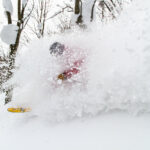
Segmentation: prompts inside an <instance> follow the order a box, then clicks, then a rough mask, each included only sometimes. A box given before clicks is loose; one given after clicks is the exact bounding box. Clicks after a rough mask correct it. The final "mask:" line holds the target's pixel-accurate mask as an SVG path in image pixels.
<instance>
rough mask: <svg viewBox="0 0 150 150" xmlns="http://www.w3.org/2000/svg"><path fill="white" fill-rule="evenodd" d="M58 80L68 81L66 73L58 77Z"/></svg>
mask: <svg viewBox="0 0 150 150" xmlns="http://www.w3.org/2000/svg"><path fill="white" fill-rule="evenodd" d="M58 79H60V80H66V75H65V74H64V73H61V74H60V75H58Z"/></svg>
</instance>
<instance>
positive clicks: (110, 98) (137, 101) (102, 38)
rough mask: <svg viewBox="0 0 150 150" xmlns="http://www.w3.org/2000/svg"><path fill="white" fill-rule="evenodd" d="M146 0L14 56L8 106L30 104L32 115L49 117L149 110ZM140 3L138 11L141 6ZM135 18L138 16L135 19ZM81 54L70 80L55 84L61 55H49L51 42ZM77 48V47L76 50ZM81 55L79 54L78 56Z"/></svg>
mask: <svg viewBox="0 0 150 150" xmlns="http://www.w3.org/2000/svg"><path fill="white" fill-rule="evenodd" d="M148 4H149V1H148V0H145V3H143V2H141V1H140V0H138V1H136V2H133V4H132V7H130V8H129V9H127V11H125V12H124V13H123V14H122V15H121V17H120V19H119V20H118V21H117V22H116V23H112V24H110V25H105V27H103V26H101V28H100V30H99V29H98V27H96V25H92V26H91V29H89V30H88V31H87V32H84V33H83V32H80V31H78V32H74V33H68V34H63V35H62V36H56V35H55V36H53V37H51V38H50V39H42V40H38V41H35V42H33V43H32V44H31V46H30V47H28V48H27V49H24V50H22V52H21V53H20V54H19V55H18V58H17V61H16V63H17V65H18V66H19V69H18V70H17V71H16V73H15V75H14V79H13V81H12V82H14V83H15V85H16V88H15V89H14V95H13V101H12V103H10V105H11V106H24V107H25V106H29V107H31V108H32V112H31V113H30V114H31V115H33V114H34V115H36V116H40V117H43V118H44V119H46V120H50V121H64V120H67V119H72V118H76V117H84V116H85V115H88V116H95V115H97V114H99V113H100V112H107V111H111V110H121V111H129V112H132V113H135V114H136V113H140V112H149V111H150V99H149V97H150V84H149V81H150V76H149V73H150V65H149V64H150V43H149V41H150V30H149V26H150V20H149V19H150V17H149V14H150V10H149V7H148V6H149V5H148ZM141 7H142V9H141ZM137 16H138V17H137ZM56 41H58V42H61V43H64V44H65V45H67V46H68V47H69V48H71V49H76V50H77V53H76V57H77V58H78V57H80V56H81V55H82V54H84V56H86V59H85V62H84V65H83V66H82V68H81V72H80V73H79V74H78V75H77V76H76V77H74V79H73V81H72V82H71V81H70V82H69V81H67V82H64V83H62V84H59V83H57V81H56V77H57V75H58V74H59V73H61V72H62V71H63V70H64V69H65V66H63V65H62V64H63V61H64V60H63V57H61V56H60V57H53V56H51V55H50V52H49V47H50V45H51V44H52V43H53V42H56ZM78 50H79V51H78ZM80 53H81V54H80Z"/></svg>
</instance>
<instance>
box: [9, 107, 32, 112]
mask: <svg viewBox="0 0 150 150" xmlns="http://www.w3.org/2000/svg"><path fill="white" fill-rule="evenodd" d="M7 111H9V112H13V113H24V112H29V111H31V108H22V107H18V108H8V109H7Z"/></svg>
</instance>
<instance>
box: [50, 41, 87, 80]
mask: <svg viewBox="0 0 150 150" xmlns="http://www.w3.org/2000/svg"><path fill="white" fill-rule="evenodd" d="M50 54H52V55H54V56H56V57H57V56H61V55H63V56H64V58H65V59H66V61H67V64H66V65H67V66H69V67H68V68H67V69H66V70H64V71H63V72H62V73H60V74H59V75H58V76H57V78H58V79H60V80H67V79H70V78H72V76H73V75H76V74H78V73H79V72H80V67H81V66H82V64H83V61H84V58H83V57H80V56H79V58H74V51H73V50H71V49H70V48H68V47H66V46H65V45H64V44H61V43H59V42H54V43H53V44H52V45H51V46H50ZM77 56H78V55H77Z"/></svg>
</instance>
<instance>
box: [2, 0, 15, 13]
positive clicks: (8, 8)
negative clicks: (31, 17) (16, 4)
mask: <svg viewBox="0 0 150 150" xmlns="http://www.w3.org/2000/svg"><path fill="white" fill-rule="evenodd" d="M3 7H4V8H5V11H8V12H10V13H11V14H12V13H13V5H12V2H11V0H3Z"/></svg>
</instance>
